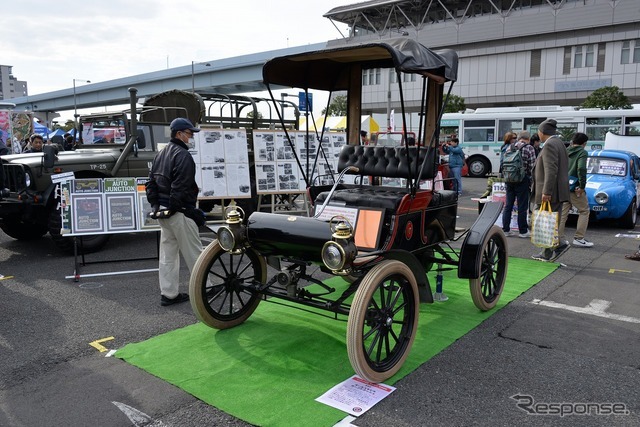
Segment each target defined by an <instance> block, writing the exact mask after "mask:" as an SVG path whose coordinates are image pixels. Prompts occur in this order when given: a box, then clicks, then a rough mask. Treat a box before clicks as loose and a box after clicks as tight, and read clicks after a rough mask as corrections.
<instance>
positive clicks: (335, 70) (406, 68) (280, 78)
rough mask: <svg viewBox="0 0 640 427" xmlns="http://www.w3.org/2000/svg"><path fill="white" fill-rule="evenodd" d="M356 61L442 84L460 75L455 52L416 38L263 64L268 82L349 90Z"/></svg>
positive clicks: (310, 54) (366, 65) (371, 66)
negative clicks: (420, 76) (422, 77)
mask: <svg viewBox="0 0 640 427" xmlns="http://www.w3.org/2000/svg"><path fill="white" fill-rule="evenodd" d="M354 64H360V65H361V66H362V68H363V69H370V68H394V69H396V70H397V71H401V72H403V73H412V74H420V75H423V76H426V77H429V78H431V79H435V80H437V81H438V82H440V83H444V82H447V81H455V80H456V78H457V74H458V55H457V53H456V52H455V51H453V50H449V49H446V50H438V51H434V50H431V49H429V48H427V47H425V46H423V45H421V44H420V43H418V42H417V41H415V40H412V39H406V38H400V39H393V40H388V41H384V42H375V43H367V44H361V45H355V46H345V47H337V48H331V49H324V50H318V51H313V52H306V53H301V54H295V55H288V56H281V57H277V58H274V59H271V60H270V61H268V62H267V63H266V64H265V65H264V67H263V68H262V77H263V79H264V82H265V83H266V84H277V85H281V86H290V87H298V88H303V89H318V90H326V91H337V90H347V89H348V88H349V75H350V74H349V70H350V68H351V67H352V66H353V65H354Z"/></svg>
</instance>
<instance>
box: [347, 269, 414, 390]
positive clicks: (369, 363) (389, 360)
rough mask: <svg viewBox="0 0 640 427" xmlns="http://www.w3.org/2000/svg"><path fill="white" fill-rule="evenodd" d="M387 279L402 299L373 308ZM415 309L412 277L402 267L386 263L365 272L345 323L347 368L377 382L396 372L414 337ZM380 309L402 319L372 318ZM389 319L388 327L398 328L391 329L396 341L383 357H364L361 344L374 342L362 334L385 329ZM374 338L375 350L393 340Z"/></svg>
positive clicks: (383, 296)
mask: <svg viewBox="0 0 640 427" xmlns="http://www.w3.org/2000/svg"><path fill="white" fill-rule="evenodd" d="M389 279H391V280H393V281H394V282H395V283H396V284H399V285H400V287H401V290H402V292H401V294H400V295H398V297H400V296H401V297H402V298H401V299H400V298H396V301H395V303H398V302H400V300H402V302H401V304H395V303H393V304H386V305H385V306H382V304H380V305H379V306H377V307H379V308H376V307H374V306H372V305H371V302H372V300H373V299H374V298H376V300H377V301H380V300H381V298H380V297H382V298H385V295H384V293H383V292H380V289H381V285H383V284H385V283H387V285H388V284H389V281H390V280H389ZM388 296H391V294H388ZM387 303H389V301H387ZM402 305H405V308H404V309H400V308H401V306H402ZM380 306H381V307H380ZM419 306H420V302H419V298H418V285H417V282H416V278H415V276H414V275H413V273H412V272H411V269H410V268H409V267H408V266H407V265H406V264H404V263H402V262H400V261H397V260H386V261H383V262H381V263H380V264H377V265H376V266H374V267H373V268H372V269H371V270H369V272H368V273H367V274H366V276H365V277H364V278H363V279H362V282H361V283H360V286H359V287H358V290H357V291H356V293H355V296H354V299H353V303H352V304H351V310H350V312H349V319H348V321H347V352H348V354H349V361H350V362H351V366H352V367H353V370H354V371H355V372H356V374H357V375H358V376H359V377H361V378H363V379H365V380H367V381H371V382H375V383H379V382H382V381H385V380H386V379H388V378H390V377H392V376H393V375H394V374H395V373H396V372H398V370H399V369H400V368H401V367H402V364H403V363H404V361H405V359H406V358H407V356H408V355H409V351H410V350H411V346H412V345H413V340H414V339H415V336H416V330H417V328H418V315H419ZM382 309H387V310H391V311H395V314H394V316H395V318H396V319H398V317H397V316H398V314H401V315H402V318H401V319H400V321H393V317H394V316H389V313H384V314H385V315H384V316H382V317H378V318H377V319H376V318H374V315H375V314H380V311H382ZM396 310H397V311H396ZM389 320H392V324H395V325H401V326H400V328H399V329H393V330H394V335H395V337H396V338H397V342H396V344H395V345H394V346H393V347H392V348H391V351H390V352H389V353H387V354H386V355H385V356H384V357H380V356H381V355H378V356H376V357H375V360H374V359H372V358H371V357H370V356H369V355H368V354H367V351H366V350H365V344H369V345H371V344H376V342H377V339H376V338H373V339H372V340H371V337H365V334H368V333H372V332H374V330H375V328H383V327H386V325H387V322H388V321H389ZM365 328H369V329H368V331H366V332H365ZM384 332H387V331H384ZM376 337H377V338H380V340H379V343H380V345H379V346H378V350H381V349H380V346H381V345H382V344H383V343H385V342H387V343H388V344H389V345H391V344H393V342H390V340H388V338H391V339H393V336H391V334H387V333H383V334H377V335H376Z"/></svg>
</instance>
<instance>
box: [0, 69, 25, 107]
mask: <svg viewBox="0 0 640 427" xmlns="http://www.w3.org/2000/svg"><path fill="white" fill-rule="evenodd" d="M12 68H13V67H12V66H11V65H0V99H11V98H18V97H21V96H27V95H28V92H27V82H25V81H20V80H18V79H16V78H15V77H14V76H13V73H12V71H11V70H12Z"/></svg>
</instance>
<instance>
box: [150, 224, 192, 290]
mask: <svg viewBox="0 0 640 427" xmlns="http://www.w3.org/2000/svg"><path fill="white" fill-rule="evenodd" d="M158 222H159V223H160V229H161V231H160V265H159V276H160V293H161V294H162V295H164V296H165V297H167V298H175V297H176V296H178V286H179V284H180V281H179V273H180V254H182V257H183V258H184V260H185V262H186V263H187V266H188V267H189V271H190V272H191V271H192V270H193V266H194V265H195V263H196V260H197V259H198V257H199V256H200V252H202V241H201V240H200V234H199V233H198V226H197V225H196V223H195V222H194V221H193V220H192V219H189V218H187V217H186V216H184V214H182V213H180V212H178V213H175V214H173V215H172V216H171V217H169V218H164V219H159V220H158Z"/></svg>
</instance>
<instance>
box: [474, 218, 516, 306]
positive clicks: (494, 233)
mask: <svg viewBox="0 0 640 427" xmlns="http://www.w3.org/2000/svg"><path fill="white" fill-rule="evenodd" d="M480 251H481V257H482V258H481V261H480V266H479V268H480V271H479V276H478V278H477V279H469V289H470V290H471V298H472V299H473V303H474V304H475V305H476V307H478V308H479V309H480V310H482V311H487V310H491V309H492V308H493V307H495V306H496V304H497V303H498V300H499V299H500V294H501V293H502V289H503V287H504V282H505V280H506V277H507V258H508V250H507V240H506V239H505V237H504V234H503V233H502V231H501V230H500V228H499V227H497V226H495V225H494V226H493V227H491V230H489V233H488V234H487V237H486V238H485V239H484V242H483V243H482V246H481V249H480Z"/></svg>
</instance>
